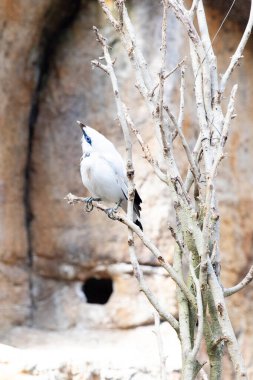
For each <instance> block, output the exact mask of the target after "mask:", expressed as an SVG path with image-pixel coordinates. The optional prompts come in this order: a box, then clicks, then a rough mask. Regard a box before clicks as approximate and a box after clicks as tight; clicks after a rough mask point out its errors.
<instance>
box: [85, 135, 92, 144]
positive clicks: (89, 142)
mask: <svg viewBox="0 0 253 380" xmlns="http://www.w3.org/2000/svg"><path fill="white" fill-rule="evenodd" d="M85 138H86V141H87V143H88V144H90V145H91V138H90V137H89V136H87V135H86V136H85Z"/></svg>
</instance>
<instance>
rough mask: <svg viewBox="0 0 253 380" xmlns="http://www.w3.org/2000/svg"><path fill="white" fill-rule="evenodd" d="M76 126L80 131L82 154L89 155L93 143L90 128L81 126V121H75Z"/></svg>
mask: <svg viewBox="0 0 253 380" xmlns="http://www.w3.org/2000/svg"><path fill="white" fill-rule="evenodd" d="M77 124H78V125H79V127H80V128H81V131H82V139H81V142H82V150H83V153H90V152H92V150H93V141H92V136H91V135H92V128H90V127H88V126H87V125H85V124H83V123H82V122H81V121H77Z"/></svg>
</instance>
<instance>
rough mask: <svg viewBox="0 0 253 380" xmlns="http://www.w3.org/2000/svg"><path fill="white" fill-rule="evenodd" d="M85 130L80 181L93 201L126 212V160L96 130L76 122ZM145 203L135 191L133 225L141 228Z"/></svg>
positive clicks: (83, 131) (82, 141)
mask: <svg viewBox="0 0 253 380" xmlns="http://www.w3.org/2000/svg"><path fill="white" fill-rule="evenodd" d="M77 123H78V124H79V126H80V128H81V130H82V133H83V136H82V140H81V143H82V151H83V155H82V158H81V163H80V172H81V178H82V182H83V184H84V186H85V187H86V188H87V189H88V190H89V192H90V193H91V195H92V198H91V201H92V199H95V198H96V199H97V200H101V201H104V202H106V203H116V207H115V208H113V209H109V210H112V211H116V210H117V208H118V207H119V206H121V207H122V208H123V210H124V211H125V212H126V210H127V194H128V191H127V177H126V170H125V166H124V162H123V159H122V157H121V155H120V154H119V152H118V151H117V149H116V148H115V146H114V145H113V144H112V143H111V142H110V141H109V140H108V139H107V138H106V137H105V136H103V135H102V134H101V133H99V132H98V131H96V130H95V129H93V128H91V127H89V126H87V125H85V124H83V123H81V122H80V121H78V122H77ZM141 202H142V200H141V198H140V196H139V194H138V192H137V191H136V190H135V197H134V207H133V211H134V223H135V224H136V225H138V226H139V227H140V228H141V229H142V225H141V222H140V210H141V207H140V204H141Z"/></svg>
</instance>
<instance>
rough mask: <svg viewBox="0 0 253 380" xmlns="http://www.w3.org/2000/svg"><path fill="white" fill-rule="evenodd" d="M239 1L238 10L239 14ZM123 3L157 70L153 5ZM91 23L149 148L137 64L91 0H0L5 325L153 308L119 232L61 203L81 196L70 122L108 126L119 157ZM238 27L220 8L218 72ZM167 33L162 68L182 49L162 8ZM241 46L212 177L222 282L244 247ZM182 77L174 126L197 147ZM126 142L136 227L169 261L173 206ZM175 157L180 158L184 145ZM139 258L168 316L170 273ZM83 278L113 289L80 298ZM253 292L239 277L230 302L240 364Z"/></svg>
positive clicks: (98, 320)
mask: <svg viewBox="0 0 253 380" xmlns="http://www.w3.org/2000/svg"><path fill="white" fill-rule="evenodd" d="M247 4H248V2H245V4H244V6H243V7H242V15H241V16H240V21H242V22H243V20H244V17H245V15H244V13H245V12H246V11H245V9H246V8H247ZM207 11H208V20H209V25H210V30H211V34H212V35H214V34H215V32H216V30H217V29H218V27H219V25H220V23H221V21H222V13H220V11H218V10H216V9H215V7H214V6H213V5H212V7H209V8H207ZM130 13H131V16H132V17H133V19H134V21H135V22H136V25H137V32H138V36H139V40H140V42H141V44H142V46H143V50H144V53H145V55H146V57H147V60H148V62H149V63H150V64H151V67H152V68H153V69H154V72H156V71H155V70H156V68H157V63H158V57H159V38H160V17H161V14H160V10H159V9H158V7H157V6H156V5H155V4H154V2H152V1H151V0H149V1H145V2H139V1H138V2H137V1H133V2H131V3H130ZM237 17H238V12H237ZM93 25H96V26H98V27H99V28H101V29H102V30H103V33H104V34H106V35H107V37H108V38H109V42H110V45H111V46H112V54H113V56H114V57H117V61H116V64H115V67H116V71H117V74H118V78H119V82H120V86H121V89H122V94H123V97H124V99H125V100H126V102H127V104H128V106H129V108H130V111H131V114H132V115H133V118H134V120H135V122H136V124H137V126H138V127H139V128H140V129H141V131H142V133H143V135H144V137H145V139H146V141H147V142H148V143H149V144H150V145H151V146H152V147H154V148H155V144H154V142H153V138H152V135H153V131H152V130H151V128H150V126H149V124H148V118H147V111H146V108H145V106H144V104H143V103H142V100H141V99H140V97H139V95H138V92H137V90H136V89H135V87H134V79H133V78H134V75H133V72H132V70H131V68H130V67H129V65H128V64H127V59H126V56H125V54H124V52H123V51H122V49H121V47H120V44H119V41H118V40H117V38H115V36H114V34H113V32H112V30H111V29H110V27H109V26H108V25H107V23H106V22H105V20H104V16H103V15H102V13H101V11H100V9H99V7H98V5H97V3H96V2H94V1H84V0H83V1H81V0H80V1H79V0H75V1H72V2H69V1H67V0H66V1H57V0H41V1H40V2H34V1H30V0H27V1H25V2H17V1H14V0H11V1H3V2H2V3H1V5H0V39H1V42H2V44H1V46H2V49H1V50H0V62H1V66H0V79H1V80H0V97H1V103H0V130H1V132H2V138H1V140H0V202H1V205H0V215H1V217H0V223H1V228H0V243H1V244H0V257H1V264H0V265H1V267H0V284H1V289H2V292H1V296H0V304H1V310H3V312H2V313H1V314H0V324H1V326H2V331H3V330H4V328H7V327H8V326H11V325H16V324H20V325H32V326H34V327H37V328H46V329H52V330H57V329H67V328H70V327H74V326H78V325H79V326H82V327H86V328H97V327H100V326H101V325H102V326H104V327H114V328H118V327H120V328H129V327H133V326H138V325H143V324H149V323H151V321H152V318H153V317H152V309H151V308H150V307H149V305H148V304H147V301H146V300H145V299H144V297H143V295H141V294H140V293H139V291H138V287H137V285H136V283H135V280H134V279H133V278H132V275H131V271H130V269H129V266H128V265H127V263H128V262H129V258H128V249H127V243H126V230H125V228H124V227H123V226H121V225H119V224H117V223H115V222H113V221H111V220H109V219H108V218H106V217H105V215H103V214H101V213H99V212H97V211H94V212H92V213H91V214H86V213H83V211H82V209H81V208H80V207H78V206H76V207H70V206H68V205H67V204H66V202H65V201H64V199H63V198H64V196H65V195H66V194H67V193H68V192H70V191H71V192H73V193H76V194H80V195H86V194H87V193H86V191H85V189H84V188H83V186H82V184H81V180H80V175H79V159H80V155H81V148H80V137H81V136H80V132H79V129H78V128H77V126H76V123H75V121H76V120H77V119H80V120H84V121H85V122H86V123H87V124H90V125H92V126H94V127H96V128H97V129H98V130H99V131H101V132H102V133H104V134H106V136H107V137H108V138H110V139H111V140H112V141H113V142H114V143H115V144H116V145H117V146H118V148H119V150H120V151H121V152H122V154H124V146H123V139H122V133H121V131H120V129H119V127H118V123H117V121H116V120H115V119H116V111H115V105H114V100H113V97H112V92H111V87H110V82H109V80H108V78H107V77H106V76H105V75H104V74H103V73H102V72H100V71H98V70H92V69H91V66H90V61H91V59H94V58H97V57H98V56H99V55H101V51H100V47H99V46H98V45H97V43H96V41H95V37H94V35H93V33H92V31H91V27H92V26H93ZM240 36H241V25H240V24H238V23H237V22H236V21H233V19H232V18H229V19H228V20H227V21H226V23H225V24H224V27H223V28H222V31H221V32H220V34H219V36H218V37H217V38H216V41H215V42H214V47H215V50H216V52H217V56H218V61H219V71H220V72H223V71H224V68H225V67H226V65H227V64H228V62H229V59H230V56H231V54H232V53H233V51H234V49H235V47H236V45H237V42H238V41H239V38H240ZM168 37H169V46H173V44H175V45H176V46H177V48H176V49H175V50H171V51H170V54H168V62H167V66H168V69H171V68H173V67H174V66H175V65H176V64H177V63H178V61H179V60H180V59H182V58H183V57H184V56H185V54H186V51H188V46H187V45H186V43H185V41H184V31H183V29H182V28H181V26H180V25H179V23H178V22H177V21H176V20H175V19H174V17H173V16H172V15H170V18H169V29H168ZM244 55H245V58H244V60H243V61H242V63H241V66H240V68H239V69H237V70H236V72H235V73H234V74H233V79H232V82H234V83H236V82H237V83H239V92H238V97H237V106H236V113H237V114H238V117H237V118H236V120H235V121H234V123H233V128H232V132H231V135H230V143H229V146H228V155H227V158H226V160H225V161H224V162H223V165H222V171H221V173H220V176H219V180H218V188H219V199H220V209H221V246H222V275H223V279H224V284H225V286H230V285H233V284H235V283H236V282H237V281H238V280H239V279H240V278H241V277H242V276H243V275H244V274H245V273H246V271H247V268H248V267H249V265H250V262H251V252H252V236H253V235H252V232H253V227H252V225H253V223H252V222H253V217H252V205H253V196H252V192H251V188H252V182H253V175H252V173H253V168H252V166H253V161H252V151H253V149H252V148H253V134H252V128H251V120H252V107H251V104H252V100H253V90H252V89H253V83H252V78H253V76H252V41H251V42H250V43H249V44H248V47H247V49H246V51H245V54H244ZM186 80H187V90H188V93H187V99H186V111H187V112H186V120H185V126H184V127H185V132H186V134H187V137H188V138H189V141H190V143H193V139H194V137H195V132H196V131H195V116H194V115H193V110H194V104H193V102H192V98H193V83H192V77H191V73H190V68H189V69H188V72H187V77H186ZM178 95H179V88H178V76H177V74H176V75H175V76H173V77H172V78H171V80H170V82H169V83H168V87H167V97H168V100H169V102H170V104H171V105H172V107H173V108H174V109H175V111H176V110H177V104H178ZM134 149H135V152H136V153H135V157H136V159H135V166H136V184H137V187H138V189H139V192H140V193H141V196H142V198H143V213H142V220H143V225H144V228H145V231H146V232H147V234H149V235H150V236H151V237H152V239H153V240H154V241H155V242H156V243H157V244H158V245H159V247H160V248H161V250H162V251H163V253H165V255H166V256H167V258H168V259H169V260H170V259H171V257H172V254H173V244H172V241H171V240H170V235H169V232H168V230H167V220H168V215H170V214H171V212H170V211H171V205H170V200H169V199H168V192H167V189H166V188H165V187H164V186H163V185H162V184H161V183H159V181H158V180H157V179H154V177H153V174H152V171H151V169H150V168H149V166H148V165H147V164H146V163H145V162H144V160H143V159H142V158H141V154H140V150H139V147H138V145H137V143H134ZM178 154H179V155H180V157H181V156H182V155H183V153H182V151H180V150H179V151H178ZM181 160H182V163H181V165H182V170H185V163H184V160H183V159H181ZM235 221H236V223H235ZM138 256H139V257H140V260H141V262H142V264H143V265H144V270H145V272H146V273H147V278H148V281H149V283H150V286H151V287H152V289H153V290H154V291H156V292H159V294H160V298H161V302H162V303H163V304H164V305H165V306H166V307H169V308H170V310H171V311H172V312H176V310H175V301H174V297H173V293H174V292H173V289H174V285H173V283H172V282H171V281H170V279H168V278H167V277H166V275H165V274H164V273H163V271H161V270H160V269H159V268H156V267H155V266H154V265H155V261H154V259H153V258H152V257H151V256H150V254H149V253H148V252H147V250H145V249H144V248H143V247H142V246H141V245H140V244H139V245H138ZM122 263H126V265H123V264H122ZM90 277H92V278H94V279H104V280H107V281H108V287H110V286H111V287H112V290H111V293H110V292H108V294H107V295H108V302H106V303H105V304H91V303H87V294H86V296H85V294H84V290H85V289H84V286H85V285H84V284H85V281H86V280H87V279H89V278H90ZM93 284H94V283H93ZM161 289H164V291H162V290H161ZM109 293H110V294H109ZM105 296H106V295H105ZM252 297H253V294H252V287H249V288H248V289H247V291H245V292H242V293H241V294H240V295H235V296H233V297H231V299H230V300H229V301H228V302H229V303H230V304H231V310H233V315H232V318H233V321H234V324H235V326H236V331H237V334H238V335H240V340H241V341H242V344H243V347H244V351H245V352H244V353H245V356H246V361H247V365H248V366H249V365H253V358H252V356H251V352H250V351H249V350H248V345H249V342H250V340H251V339H252V336H253V331H252V327H251V323H250V321H251V318H252V306H251V300H252ZM126 305H127V307H126Z"/></svg>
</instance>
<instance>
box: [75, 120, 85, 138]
mask: <svg viewBox="0 0 253 380" xmlns="http://www.w3.org/2000/svg"><path fill="white" fill-rule="evenodd" d="M76 122H77V124H78V125H79V127H80V128H81V131H82V133H83V134H84V135H86V133H85V130H84V128H85V127H86V125H85V124H83V123H82V122H81V121H79V120H77V121H76Z"/></svg>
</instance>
